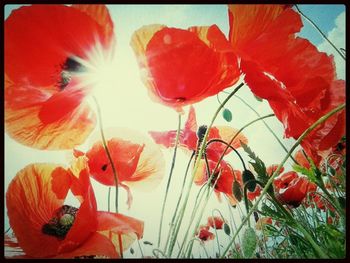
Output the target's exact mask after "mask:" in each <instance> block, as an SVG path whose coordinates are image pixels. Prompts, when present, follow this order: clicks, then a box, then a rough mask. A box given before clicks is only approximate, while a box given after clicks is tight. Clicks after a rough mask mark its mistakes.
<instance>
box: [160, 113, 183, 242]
mask: <svg viewBox="0 0 350 263" xmlns="http://www.w3.org/2000/svg"><path fill="white" fill-rule="evenodd" d="M180 130H181V115H180V114H179V120H178V126H177V131H176V139H175V148H174V155H173V160H172V162H171V167H170V172H169V178H168V182H167V185H166V191H165V196H164V200H163V205H162V213H161V217H160V224H159V234H158V247H159V245H160V238H161V234H162V225H163V219H164V208H165V203H166V200H167V197H168V192H169V186H170V182H171V178H172V175H173V171H174V167H175V160H176V152H177V145H178V143H179V137H180Z"/></svg>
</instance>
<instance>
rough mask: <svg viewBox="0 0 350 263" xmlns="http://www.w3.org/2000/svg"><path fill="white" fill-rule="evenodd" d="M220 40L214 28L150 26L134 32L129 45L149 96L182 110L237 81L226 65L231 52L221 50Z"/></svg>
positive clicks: (218, 32) (235, 75) (233, 69)
mask: <svg viewBox="0 0 350 263" xmlns="http://www.w3.org/2000/svg"><path fill="white" fill-rule="evenodd" d="M150 33H151V34H150ZM152 34H153V35H152ZM224 40H225V37H224V35H223V33H222V32H221V31H220V30H219V29H218V28H217V27H216V26H211V27H203V28H199V27H198V28H190V29H189V30H183V29H177V28H167V27H164V26H159V25H157V26H154V25H153V26H150V27H143V28H141V29H139V30H138V31H136V32H135V33H134V36H133V39H132V42H131V46H132V47H133V49H134V52H135V54H136V56H137V57H138V61H139V64H140V67H141V70H142V71H144V72H145V74H143V75H144V76H146V77H143V81H145V82H146V86H147V87H148V90H149V93H150V94H151V97H152V98H154V99H155V100H156V101H158V102H160V103H163V104H165V105H168V106H171V107H174V108H175V109H176V110H178V111H182V108H181V107H182V106H184V105H188V104H192V103H194V102H198V101H200V100H203V99H204V98H206V97H208V96H212V95H214V94H216V93H217V92H219V91H221V90H223V89H224V88H226V87H228V86H229V85H230V84H231V85H232V84H233V83H234V82H235V81H237V78H238V75H239V74H238V70H237V68H234V66H232V65H233V64H232V63H230V65H231V66H229V63H227V60H229V59H230V60H231V59H232V57H235V56H234V54H233V52H232V50H227V49H225V50H222V49H221V48H222V46H223V44H222V42H223V41H224ZM218 43H220V45H219V44H218ZM216 44H218V49H217V50H216V49H215V46H216ZM140 46H141V47H140ZM227 46H228V45H226V47H227ZM230 52H231V56H229V53H230ZM232 60H234V59H232ZM169 63H171V65H172V70H170V71H169V70H168V65H169ZM184 65H185V66H184Z"/></svg>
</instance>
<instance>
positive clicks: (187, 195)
mask: <svg viewBox="0 0 350 263" xmlns="http://www.w3.org/2000/svg"><path fill="white" fill-rule="evenodd" d="M243 86H244V83H240V84H239V85H238V86H237V87H236V88H235V89H234V90H233V91H232V93H231V94H230V95H229V96H227V98H226V99H225V100H224V102H223V103H222V104H221V105H220V106H219V107H218V109H217V110H216V112H215V113H214V116H213V118H212V120H211V122H210V125H209V126H208V128H207V130H206V132H205V135H204V137H203V142H202V143H201V146H200V149H199V153H198V157H197V159H196V161H195V165H194V168H193V170H192V180H190V182H189V183H190V186H189V187H188V191H187V193H186V197H185V202H184V204H183V206H182V208H181V210H180V224H181V221H182V218H183V216H184V214H185V210H186V207H187V201H188V198H189V195H190V190H191V186H192V181H193V178H194V176H195V174H196V172H197V169H198V166H199V160H201V158H202V155H203V152H204V148H205V143H206V141H207V138H208V135H209V131H210V129H211V127H212V126H213V123H214V121H215V119H216V117H217V116H218V114H219V112H220V111H221V109H222V108H223V107H224V105H225V104H226V103H227V102H228V101H229V100H230V98H231V97H232V96H233V95H234V94H235V93H236V92H237V91H238V90H239V89H240V88H241V87H243ZM177 235H178V232H176V233H175V235H174V237H173V239H172V241H171V243H170V248H169V256H171V254H172V251H173V248H174V244H175V240H176V237H177Z"/></svg>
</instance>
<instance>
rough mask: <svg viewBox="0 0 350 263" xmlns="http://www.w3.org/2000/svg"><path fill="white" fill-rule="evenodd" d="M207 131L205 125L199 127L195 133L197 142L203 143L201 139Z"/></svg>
mask: <svg viewBox="0 0 350 263" xmlns="http://www.w3.org/2000/svg"><path fill="white" fill-rule="evenodd" d="M207 129H208V126H207V125H201V126H199V128H198V131H197V136H198V141H199V142H202V141H203V138H204V135H205V133H206V132H207Z"/></svg>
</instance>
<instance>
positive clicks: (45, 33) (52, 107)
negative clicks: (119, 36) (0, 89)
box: [5, 5, 113, 150]
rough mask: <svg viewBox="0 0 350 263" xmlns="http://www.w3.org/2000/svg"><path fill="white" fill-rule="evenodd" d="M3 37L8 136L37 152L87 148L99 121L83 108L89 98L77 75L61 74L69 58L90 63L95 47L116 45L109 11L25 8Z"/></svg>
mask: <svg viewBox="0 0 350 263" xmlns="http://www.w3.org/2000/svg"><path fill="white" fill-rule="evenodd" d="M79 9H84V11H80V10H79ZM52 32H54V34H53V33H52ZM5 35H6V37H5V76H6V82H5V125H6V126H5V127H6V132H7V133H8V134H9V135H10V136H11V137H12V138H13V139H15V140H16V141H18V142H20V143H22V144H25V145H27V146H30V147H34V148H39V149H52V150H57V149H71V148H73V147H74V146H76V145H79V144H81V143H83V142H84V141H85V139H86V137H87V136H88V135H89V134H90V132H91V131H92V129H93V127H94V125H95V116H94V114H93V113H92V112H91V110H90V108H89V107H88V106H87V105H86V104H84V105H80V103H81V102H82V99H83V98H84V96H85V94H86V93H85V92H81V93H80V91H79V92H78V93H77V92H76V89H75V87H72V86H73V85H72V84H74V85H75V83H70V82H72V79H73V75H72V76H71V75H70V74H69V73H68V75H67V74H66V75H65V77H64V74H63V73H64V72H63V70H67V68H65V67H67V65H66V63H67V61H69V60H68V59H72V58H78V59H83V60H84V59H88V56H89V52H91V49H92V48H93V47H95V46H96V45H98V44H99V43H102V44H103V45H107V44H108V43H109V42H111V41H112V40H111V39H112V35H113V24H112V23H111V19H110V17H109V14H108V10H107V9H106V7H104V6H99V5H95V6H86V7H85V8H83V7H80V8H79V7H78V8H72V7H69V6H66V5H33V6H23V7H21V8H19V9H17V10H14V11H12V13H11V14H10V16H9V17H8V18H7V19H6V21H5ZM72 70H73V71H74V70H76V69H72ZM68 71H69V72H70V69H68ZM65 73H67V72H65ZM66 82H67V83H66ZM68 83H69V85H68ZM62 84H64V85H62ZM82 88H86V87H80V89H82Z"/></svg>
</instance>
